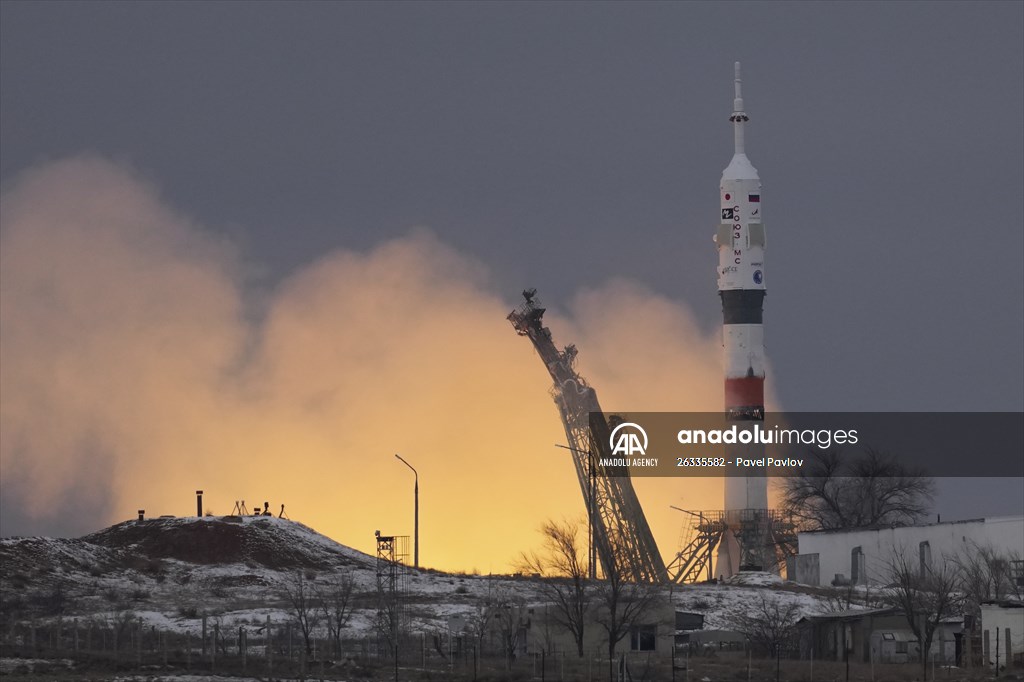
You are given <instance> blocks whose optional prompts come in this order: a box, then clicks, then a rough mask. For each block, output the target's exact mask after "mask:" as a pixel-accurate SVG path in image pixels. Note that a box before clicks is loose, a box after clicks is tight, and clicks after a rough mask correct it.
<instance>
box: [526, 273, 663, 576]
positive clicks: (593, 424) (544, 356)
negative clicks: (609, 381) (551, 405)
mask: <svg viewBox="0 0 1024 682" xmlns="http://www.w3.org/2000/svg"><path fill="white" fill-rule="evenodd" d="M536 293H537V292H536V290H535V289H527V290H526V291H524V292H523V297H524V298H525V299H526V302H525V303H524V304H523V305H522V306H521V307H519V308H518V309H516V310H514V311H512V312H511V313H510V314H509V316H508V320H509V322H511V323H512V326H513V327H515V329H516V332H517V333H518V334H519V335H520V336H526V337H529V339H530V340H531V341H532V342H533V345H534V348H536V349H537V353H538V354H539V355H540V357H541V360H542V361H543V362H544V366H545V367H547V369H548V373H549V374H550V375H551V379H552V380H553V381H554V386H553V387H552V389H551V394H552V397H553V398H554V400H555V405H557V406H558V412H559V416H561V418H562V424H563V425H564V426H565V436H566V438H567V439H568V440H569V449H570V451H571V453H572V459H573V464H574V465H575V467H576V476H577V478H578V479H579V482H580V488H581V489H582V491H583V499H584V502H585V503H586V504H587V508H588V514H590V515H591V519H590V523H591V526H592V529H593V535H594V545H595V547H596V550H597V555H598V557H599V559H600V562H601V566H602V568H603V569H604V572H605V574H607V573H608V572H609V571H610V570H612V569H613V567H618V569H619V571H620V572H621V573H622V574H623V575H624V576H626V577H627V579H628V580H630V581H635V582H664V581H665V580H667V578H668V572H667V570H666V568H665V562H664V560H663V559H662V557H661V553H660V552H659V551H658V545H657V543H656V542H655V541H654V535H653V534H652V533H651V529H650V526H648V525H647V518H646V517H645V516H644V512H643V508H641V506H640V501H639V500H638V499H637V496H636V492H635V491H634V490H633V483H632V480H631V479H630V478H629V472H628V469H627V468H624V467H600V466H598V463H599V462H600V461H601V459H603V458H610V457H611V452H610V447H609V442H608V437H609V435H610V430H609V428H608V423H607V421H605V419H604V417H603V416H600V415H601V405H600V404H599V403H598V402H597V393H596V392H595V391H594V389H593V388H591V387H590V386H589V385H587V382H586V381H584V380H583V378H582V377H580V375H579V374H577V373H576V370H575V360H576V347H575V346H572V345H569V346H566V347H565V349H564V350H561V351H559V350H558V349H557V348H556V347H555V344H554V342H553V341H552V340H551V330H550V329H548V328H547V327H545V326H543V324H542V322H541V318H542V317H543V316H544V308H542V307H540V302H539V301H537V300H536V299H535V296H536ZM591 415H595V418H594V419H593V420H592V419H591ZM593 472H596V474H597V475H591V474H592V473H593ZM611 474H614V475H611ZM591 490H593V500H592V501H591Z"/></svg>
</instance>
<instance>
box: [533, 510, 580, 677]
mask: <svg viewBox="0 0 1024 682" xmlns="http://www.w3.org/2000/svg"><path fill="white" fill-rule="evenodd" d="M540 532H541V535H543V536H544V554H543V556H539V555H537V554H536V553H534V554H532V555H529V556H528V555H526V554H525V553H524V554H523V555H522V557H521V559H520V562H519V564H520V565H519V568H520V570H522V571H524V572H527V573H538V574H540V575H541V576H543V577H544V580H542V581H541V583H540V590H541V593H542V594H543V595H544V596H545V597H546V598H547V600H548V601H549V602H551V604H552V605H553V606H554V609H553V611H552V612H551V617H552V618H553V619H554V620H555V622H557V623H558V624H559V625H561V626H562V627H564V628H565V629H566V630H568V631H569V632H570V634H572V636H573V640H574V641H575V642H576V652H577V655H578V656H579V657H580V658H583V634H584V631H585V628H586V621H587V615H588V612H589V611H590V602H591V598H592V595H593V586H592V585H591V584H590V582H589V581H588V580H587V564H586V558H585V556H584V548H583V547H581V546H580V542H579V535H580V522H578V521H563V522H562V523H561V524H559V523H556V522H554V521H546V522H545V523H544V525H542V526H541V529H540Z"/></svg>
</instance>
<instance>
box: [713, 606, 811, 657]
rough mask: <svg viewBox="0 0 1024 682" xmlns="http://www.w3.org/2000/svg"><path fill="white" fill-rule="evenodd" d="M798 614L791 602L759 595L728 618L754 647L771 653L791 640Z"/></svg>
mask: <svg viewBox="0 0 1024 682" xmlns="http://www.w3.org/2000/svg"><path fill="white" fill-rule="evenodd" d="M799 616H800V609H799V608H798V607H797V604H796V603H795V602H789V603H783V602H782V600H780V599H779V598H778V597H776V596H774V595H773V596H771V597H769V596H768V595H764V594H762V595H761V596H760V599H758V600H757V601H754V602H752V603H745V604H744V606H743V609H742V610H741V611H740V612H739V613H736V614H734V615H733V616H732V617H731V618H730V619H729V621H730V623H731V624H732V627H733V629H735V630H736V631H737V632H741V633H743V635H745V636H746V637H747V639H749V640H750V643H751V644H752V645H753V646H754V647H755V648H757V649H759V650H760V651H761V652H762V653H764V654H766V655H771V654H775V653H777V652H778V651H780V650H781V649H783V648H784V647H786V646H787V645H788V644H790V643H791V642H792V641H793V638H794V636H795V635H796V621H797V618H798V617H799Z"/></svg>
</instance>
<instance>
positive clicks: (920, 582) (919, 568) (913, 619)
mask: <svg viewBox="0 0 1024 682" xmlns="http://www.w3.org/2000/svg"><path fill="white" fill-rule="evenodd" d="M888 582H889V583H890V584H889V588H888V594H887V600H888V601H889V603H890V604H892V606H895V607H896V608H898V609H899V610H900V611H902V612H903V615H904V617H905V618H906V619H907V625H908V626H910V630H911V631H912V632H913V633H914V635H915V636H916V637H917V641H918V645H919V650H918V655H919V657H920V661H921V672H922V675H926V674H927V668H928V652H929V650H930V649H931V646H932V639H933V638H934V636H935V630H936V629H937V628H938V626H939V623H941V622H942V620H943V619H944V618H946V617H948V616H951V615H954V614H956V613H957V612H958V611H959V609H960V604H961V601H962V596H961V595H960V593H959V591H958V588H959V586H960V583H961V575H960V572H959V571H958V570H957V566H956V564H955V563H954V562H953V561H950V560H948V559H946V558H945V557H943V558H942V560H941V563H938V564H937V565H936V564H935V563H927V562H923V561H921V562H917V561H914V560H910V559H907V556H906V554H905V553H904V552H902V551H895V552H893V555H892V557H891V558H890V560H889V575H888ZM922 679H924V677H922Z"/></svg>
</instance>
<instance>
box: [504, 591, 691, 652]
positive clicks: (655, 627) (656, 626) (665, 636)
mask: <svg viewBox="0 0 1024 682" xmlns="http://www.w3.org/2000/svg"><path fill="white" fill-rule="evenodd" d="M678 618H679V616H677V615H676V609H675V607H674V606H672V605H671V604H669V603H668V600H667V599H666V600H659V601H658V602H656V603H655V604H652V605H651V606H650V608H648V610H647V611H646V612H645V613H644V614H643V616H642V617H641V618H640V619H639V621H638V622H637V623H636V626H635V627H633V628H631V630H630V632H629V634H627V635H626V636H625V637H624V638H623V639H622V640H621V641H620V642H619V643H618V644H617V645H616V647H615V655H616V658H618V657H620V656H625V657H626V658H627V659H639V658H647V657H650V658H652V659H657V660H661V661H665V660H670V659H671V657H672V648H673V645H674V644H675V639H676V632H677V630H676V625H677V620H678ZM524 625H525V631H524V634H525V635H526V636H525V637H524V638H523V641H522V646H523V648H522V653H524V654H529V653H533V652H539V651H542V650H543V651H547V652H548V653H549V654H561V653H564V654H565V655H566V656H568V657H570V658H575V657H576V655H577V652H576V640H575V639H574V638H573V635H572V634H571V633H570V632H569V631H568V630H567V629H566V628H565V626H563V625H562V624H561V623H559V622H558V614H557V611H556V610H555V607H554V606H553V605H551V604H532V605H530V607H529V608H528V610H527V613H526V622H525V623H524ZM583 649H584V657H585V658H589V659H592V660H595V661H597V660H604V661H607V658H608V634H607V632H606V631H605V629H604V628H603V627H602V626H601V624H600V622H599V620H598V609H596V608H594V609H592V611H591V613H590V615H589V617H588V619H587V622H586V625H585V627H584V640H583Z"/></svg>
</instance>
